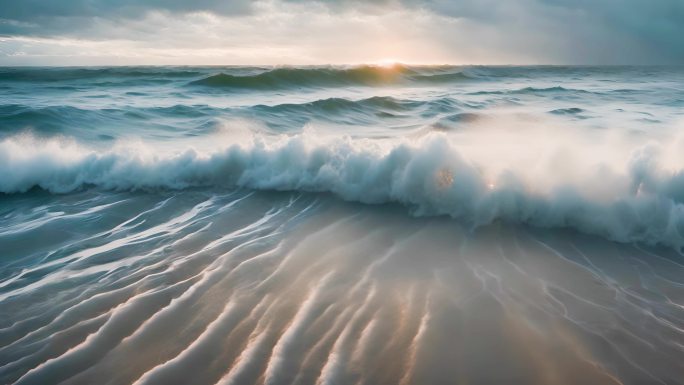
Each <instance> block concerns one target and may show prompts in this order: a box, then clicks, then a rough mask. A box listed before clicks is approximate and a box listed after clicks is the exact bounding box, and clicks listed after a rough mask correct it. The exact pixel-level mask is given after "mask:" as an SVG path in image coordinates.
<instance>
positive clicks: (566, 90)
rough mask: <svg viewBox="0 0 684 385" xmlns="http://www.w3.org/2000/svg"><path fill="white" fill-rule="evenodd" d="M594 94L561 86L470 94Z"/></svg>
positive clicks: (474, 93) (473, 93)
mask: <svg viewBox="0 0 684 385" xmlns="http://www.w3.org/2000/svg"><path fill="white" fill-rule="evenodd" d="M554 93H557V94H573V93H575V94H592V93H593V92H591V91H587V90H582V89H575V88H565V87H561V86H555V87H545V88H540V87H524V88H518V89H510V90H495V91H476V92H472V93H470V95H535V94H540V95H543V94H554Z"/></svg>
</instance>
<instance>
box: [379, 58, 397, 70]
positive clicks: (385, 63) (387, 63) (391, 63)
mask: <svg viewBox="0 0 684 385" xmlns="http://www.w3.org/2000/svg"><path fill="white" fill-rule="evenodd" d="M375 64H376V65H377V66H380V67H385V68H392V67H396V66H397V65H398V64H399V60H396V59H390V58H386V59H381V60H378V61H377V62H375Z"/></svg>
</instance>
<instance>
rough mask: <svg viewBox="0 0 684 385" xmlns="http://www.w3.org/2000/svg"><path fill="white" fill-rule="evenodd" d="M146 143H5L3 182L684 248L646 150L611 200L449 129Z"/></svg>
mask: <svg viewBox="0 0 684 385" xmlns="http://www.w3.org/2000/svg"><path fill="white" fill-rule="evenodd" d="M153 147H154V146H150V145H147V144H141V143H138V144H128V145H124V144H119V145H116V146H114V147H113V148H112V149H111V150H108V151H104V152H98V151H94V150H91V149H89V148H86V147H83V146H82V145H78V144H74V143H65V142H64V141H60V140H54V139H53V140H45V141H37V140H34V139H31V138H26V137H11V138H6V139H4V140H2V141H0V175H2V177H1V179H0V192H2V193H6V194H11V193H22V192H26V191H29V190H31V189H33V188H41V189H44V190H47V191H50V192H53V193H67V192H70V191H74V190H77V189H81V188H84V187H88V186H95V187H98V188H102V189H111V190H140V189H142V190H147V189H184V188H188V187H201V186H205V187H206V186H209V187H228V188H234V187H242V188H251V189H260V190H286V191H306V192H329V193H333V194H335V195H337V196H339V197H341V198H343V199H346V200H349V201H357V202H362V203H372V204H379V203H392V202H394V203H400V204H404V205H406V206H409V207H411V208H412V210H413V212H414V213H416V214H418V215H450V216H452V217H455V218H459V219H461V220H463V221H464V222H466V223H470V224H472V225H473V226H478V225H482V224H487V223H491V222H492V221H495V220H504V221H511V222H515V223H526V224H530V225H534V226H541V227H570V228H574V229H577V230H580V231H582V232H586V233H591V234H597V235H602V236H604V237H607V238H609V239H612V240H617V241H622V242H631V241H641V242H648V243H653V244H664V245H668V246H672V247H675V248H677V249H681V248H682V247H684V204H682V203H681V202H683V201H684V173H682V172H677V173H674V174H672V173H670V174H663V173H661V172H659V170H658V169H657V167H655V166H654V165H653V162H652V159H651V158H650V156H649V155H648V154H649V152H648V151H642V152H638V153H637V154H636V155H635V157H634V159H633V160H632V161H631V163H630V164H629V165H626V171H625V174H624V175H623V176H622V178H623V179H624V183H623V184H624V185H625V186H631V187H630V188H628V189H627V190H625V191H622V190H620V189H618V188H616V190H615V192H614V199H612V200H610V201H599V200H592V199H590V198H588V197H585V196H584V195H583V194H582V191H583V189H582V186H574V187H573V186H572V185H570V186H563V188H561V189H559V190H555V191H553V192H550V193H537V192H535V190H534V188H533V187H534V186H526V185H525V183H524V182H523V181H522V179H521V178H520V177H518V176H517V175H516V173H515V170H511V172H509V173H507V174H505V175H501V176H499V177H497V178H496V179H495V180H488V178H487V177H485V176H484V175H483V174H482V173H481V171H480V169H479V168H478V166H477V165H476V164H472V163H471V162H470V161H469V160H467V159H464V158H463V157H462V156H461V155H460V154H459V152H458V151H457V150H456V149H455V148H454V147H452V146H451V145H450V144H449V142H448V141H447V140H445V138H444V136H442V135H439V134H431V135H428V136H426V137H424V138H423V139H420V140H417V141H413V142H408V141H397V142H393V143H392V144H391V145H387V144H386V143H385V144H379V143H376V142H373V141H371V140H353V139H349V138H337V139H327V140H324V139H319V138H315V137H312V136H311V135H308V134H301V135H296V136H290V137H285V136H282V137H280V138H278V139H273V138H270V137H260V136H245V137H243V138H242V141H239V142H233V143H231V144H228V145H225V146H223V147H220V148H217V149H215V150H212V151H206V152H200V151H198V150H195V149H192V148H188V149H187V150H185V151H180V152H173V153H171V152H169V153H163V152H159V151H156V150H154V148H153Z"/></svg>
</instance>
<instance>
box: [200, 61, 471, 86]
mask: <svg viewBox="0 0 684 385" xmlns="http://www.w3.org/2000/svg"><path fill="white" fill-rule="evenodd" d="M445 71H447V72H445ZM469 78H471V77H470V76H469V75H467V74H466V73H465V72H463V71H461V70H456V69H453V68H452V69H450V70H447V69H446V68H445V67H424V68H420V67H409V66H403V65H395V66H391V67H383V66H370V65H366V66H358V67H350V68H336V67H312V68H290V67H283V68H275V69H272V70H268V71H265V72H262V73H259V74H255V75H233V74H226V73H219V74H215V75H211V76H208V77H205V78H203V79H199V80H195V81H193V82H190V84H191V85H195V86H205V87H216V88H237V89H240V88H241V89H258V90H259V89H281V88H292V87H334V86H350V85H351V86H354V85H356V86H382V85H390V84H397V83H409V82H415V83H429V82H440V83H443V82H454V81H460V80H467V79H469Z"/></svg>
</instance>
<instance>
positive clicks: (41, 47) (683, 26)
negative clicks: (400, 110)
mask: <svg viewBox="0 0 684 385" xmlns="http://www.w3.org/2000/svg"><path fill="white" fill-rule="evenodd" d="M0 36H2V38H1V39H2V40H0V64H47V63H50V64H125V63H129V64H247V63H251V64H261V63H263V64H277V63H305V64H314V63H354V62H368V61H376V60H381V59H384V58H393V59H397V60H402V61H407V62H423V63H432V62H440V63H444V62H450V63H456V64H470V63H492V64H517V63H529V64H546V63H549V64H560V63H570V64H633V63H634V64H642V63H663V64H676V63H681V64H684V39H681V36H684V3H683V2H681V0H648V1H647V0H594V1H590V0H574V1H570V0H511V1H505V2H503V1H495V0H375V1H361V0H343V1H339V0H338V1H334V0H321V1H313V0H261V1H249V0H236V1H220V0H194V1H192V2H188V1H182V0H167V1H164V0H138V1H134V0H121V1H113V0H73V1H62V2H55V1H51V0H0Z"/></svg>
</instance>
